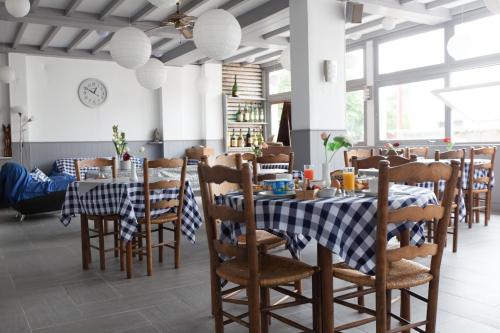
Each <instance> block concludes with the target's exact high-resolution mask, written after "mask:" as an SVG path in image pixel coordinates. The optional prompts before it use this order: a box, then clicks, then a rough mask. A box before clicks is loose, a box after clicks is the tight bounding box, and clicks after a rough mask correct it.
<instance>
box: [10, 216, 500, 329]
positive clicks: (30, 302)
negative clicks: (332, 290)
mask: <svg viewBox="0 0 500 333" xmlns="http://www.w3.org/2000/svg"><path fill="white" fill-rule="evenodd" d="M79 230H80V228H79V223H78V220H74V222H73V223H72V224H71V225H70V226H69V227H67V228H65V227H63V226H62V225H61V223H60V222H59V221H58V219H57V215H50V214H49V215H43V216H38V217H29V218H27V220H26V221H25V222H23V223H22V224H21V223H19V222H17V221H16V220H15V219H14V212H12V211H9V210H2V211H0V332H1V333H10V332H12V333H21V332H37V333H41V332H43V333H49V332H50V333H58V332H64V333H67V332H95V333H98V332H99V333H100V332H143V333H147V332H192V333H194V332H212V331H213V325H212V319H211V317H210V295H209V282H208V254H207V246H206V241H205V237H204V236H205V235H204V234H205V232H204V230H200V231H199V232H198V243H197V244H196V245H191V244H188V243H187V242H185V241H184V244H183V247H182V259H183V262H182V267H181V268H180V269H178V270H175V269H173V264H172V255H171V254H170V253H168V255H167V260H166V262H165V263H164V264H163V265H161V266H160V265H158V264H156V266H155V275H154V277H152V278H148V277H146V276H145V267H144V265H142V264H140V263H136V265H135V277H134V279H132V280H126V279H125V277H124V274H123V273H122V272H120V271H119V267H118V262H117V261H116V260H115V259H114V258H109V260H108V269H107V270H106V271H105V272H101V271H99V270H98V268H97V267H96V266H97V264H96V263H95V262H94V263H93V266H92V268H91V269H90V270H89V271H87V272H84V271H82V270H81V264H80V258H81V257H80V243H79ZM460 231H461V233H460V247H459V252H458V254H452V253H451V252H450V249H447V250H446V254H445V258H444V264H443V271H442V282H441V293H440V305H439V308H440V311H439V319H438V322H439V324H438V331H439V332H442V333H445V332H446V333H457V332H458V333H460V332H464V333H465V332H467V333H469V332H470V333H490V332H500V286H499V284H498V283H497V280H498V276H500V264H499V261H498V258H499V256H498V254H499V253H500V217H494V218H493V221H492V222H491V225H490V226H489V227H488V228H484V227H483V226H481V225H476V226H474V228H473V229H472V230H468V229H466V228H465V226H462V227H461V229H460ZM303 258H304V260H306V261H308V262H311V263H313V262H314V258H315V246H314V245H312V244H311V245H310V246H309V247H308V248H307V249H306V251H305V253H304V255H303ZM309 290H310V286H309V283H306V291H309ZM415 310H416V313H417V314H422V313H423V311H422V310H423V308H422V306H421V305H420V304H415ZM290 311H291V310H289V313H288V315H289V316H290V317H294V318H300V319H302V320H303V322H304V323H310V320H311V319H310V318H311V316H310V308H308V307H302V308H299V309H295V310H293V312H290ZM354 316H357V314H352V313H351V312H350V311H348V310H344V309H341V308H338V307H336V314H335V320H336V321H338V322H345V321H348V320H350V319H352V318H353V317H354ZM373 331H374V329H373V326H368V327H366V328H365V329H364V330H363V331H362V332H373ZM226 332H245V330H244V329H242V328H241V327H239V326H236V325H231V326H228V327H227V329H226ZM271 332H293V330H291V329H288V328H285V327H283V326H281V325H279V324H277V323H276V322H275V321H273V325H272V326H271ZM354 332H360V331H359V330H354Z"/></svg>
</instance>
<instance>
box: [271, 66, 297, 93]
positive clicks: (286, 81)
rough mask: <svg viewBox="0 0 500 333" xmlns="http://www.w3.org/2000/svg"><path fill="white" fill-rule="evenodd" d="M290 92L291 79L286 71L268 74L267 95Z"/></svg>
mask: <svg viewBox="0 0 500 333" xmlns="http://www.w3.org/2000/svg"><path fill="white" fill-rule="evenodd" d="M289 91H292V78H291V76H290V72H289V71H287V70H286V69H280V70H277V71H272V72H270V73H269V95H275V94H281V93H286V92H289Z"/></svg>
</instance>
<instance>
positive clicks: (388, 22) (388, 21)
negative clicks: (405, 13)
mask: <svg viewBox="0 0 500 333" xmlns="http://www.w3.org/2000/svg"><path fill="white" fill-rule="evenodd" d="M395 27H396V19H394V18H392V17H385V18H384V19H383V20H382V28H384V30H388V31H389V30H393V29H394V28H395Z"/></svg>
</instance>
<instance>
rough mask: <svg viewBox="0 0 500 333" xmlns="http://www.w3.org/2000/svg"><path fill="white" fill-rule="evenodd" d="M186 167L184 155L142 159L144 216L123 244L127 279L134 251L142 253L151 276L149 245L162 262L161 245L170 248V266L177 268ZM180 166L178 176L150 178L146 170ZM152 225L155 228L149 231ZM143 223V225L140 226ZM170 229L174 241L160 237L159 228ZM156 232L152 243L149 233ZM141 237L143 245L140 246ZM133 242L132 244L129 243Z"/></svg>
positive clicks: (150, 250) (130, 270) (160, 230)
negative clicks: (165, 194) (167, 194)
mask: <svg viewBox="0 0 500 333" xmlns="http://www.w3.org/2000/svg"><path fill="white" fill-rule="evenodd" d="M186 166H187V157H184V158H182V159H181V158H174V159H159V160H155V161H148V159H146V158H145V159H144V166H143V170H144V201H145V210H144V214H145V215H144V217H143V218H141V219H139V220H138V221H137V222H138V223H139V227H138V230H137V233H136V235H135V237H134V238H135V239H136V240H134V242H128V243H127V249H126V255H127V278H131V277H132V255H133V254H134V253H138V254H139V257H140V258H141V257H142V256H143V255H146V260H147V274H148V276H152V275H153V248H158V261H159V262H163V248H164V247H167V248H171V249H173V250H174V265H175V268H179V266H180V263H181V244H180V242H181V223H182V218H183V208H184V189H185V186H186ZM163 168H165V169H180V170H181V172H180V179H164V178H159V179H158V178H155V177H153V179H151V180H150V175H149V170H150V169H163ZM171 190H176V191H178V195H177V198H175V199H162V200H158V199H153V200H152V199H151V194H152V193H154V192H161V191H171ZM160 210H167V211H166V212H164V213H161V214H156V213H155V211H160ZM153 225H155V226H156V227H157V228H156V229H155V230H153ZM143 226H144V228H143ZM164 230H167V231H171V232H173V234H174V240H173V241H168V240H165V239H164V235H163V231H164ZM153 232H157V233H158V242H157V243H155V244H154V243H153V240H152V233H153ZM143 239H145V240H146V242H145V243H146V244H145V245H143V241H142V240H143ZM133 243H134V244H133Z"/></svg>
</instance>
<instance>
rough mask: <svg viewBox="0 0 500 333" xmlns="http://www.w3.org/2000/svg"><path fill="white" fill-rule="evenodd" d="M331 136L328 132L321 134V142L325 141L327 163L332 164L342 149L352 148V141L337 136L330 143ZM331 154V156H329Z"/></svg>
mask: <svg viewBox="0 0 500 333" xmlns="http://www.w3.org/2000/svg"><path fill="white" fill-rule="evenodd" d="M330 137H331V134H327V133H326V132H323V133H321V140H323V146H324V147H325V162H326V163H330V162H331V161H332V159H333V157H334V156H335V154H336V153H337V152H338V151H339V150H340V149H342V148H350V147H352V143H351V140H350V139H348V138H347V137H344V136H336V137H334V138H333V139H332V140H331V141H330ZM329 152H331V155H330V156H329V154H328V153H329Z"/></svg>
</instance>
